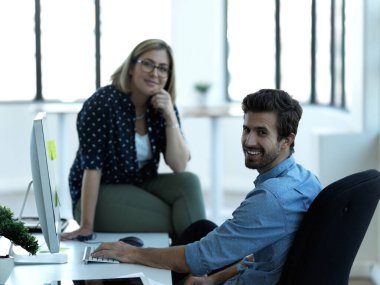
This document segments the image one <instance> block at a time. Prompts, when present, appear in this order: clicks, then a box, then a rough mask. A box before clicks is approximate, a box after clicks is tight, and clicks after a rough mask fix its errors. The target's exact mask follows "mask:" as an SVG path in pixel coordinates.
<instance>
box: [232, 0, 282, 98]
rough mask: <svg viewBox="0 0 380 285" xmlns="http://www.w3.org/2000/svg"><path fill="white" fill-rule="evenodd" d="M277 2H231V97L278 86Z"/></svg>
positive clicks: (238, 96) (250, 0) (234, 0)
mask: <svg viewBox="0 0 380 285" xmlns="http://www.w3.org/2000/svg"><path fill="white" fill-rule="evenodd" d="M274 17H275V1H257V0H255V1H253V0H241V1H236V0H232V1H228V19H227V38H228V45H229V46H228V52H229V55H228V72H229V75H230V82H229V87H228V94H229V96H230V98H231V99H232V100H237V101H241V99H242V98H243V97H244V96H245V95H247V94H248V93H252V92H256V91H257V90H259V89H262V88H274V87H275V22H274Z"/></svg>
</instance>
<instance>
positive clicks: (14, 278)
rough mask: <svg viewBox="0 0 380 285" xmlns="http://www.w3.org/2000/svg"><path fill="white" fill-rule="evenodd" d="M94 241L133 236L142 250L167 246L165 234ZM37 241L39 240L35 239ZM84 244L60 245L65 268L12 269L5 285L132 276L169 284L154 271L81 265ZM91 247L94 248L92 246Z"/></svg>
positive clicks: (139, 267)
mask: <svg viewBox="0 0 380 285" xmlns="http://www.w3.org/2000/svg"><path fill="white" fill-rule="evenodd" d="M96 235H97V236H96V239H95V240H91V241H90V242H91V243H92V242H94V241H98V242H102V241H116V240H118V239H119V238H120V237H125V236H130V235H135V236H138V237H140V238H141V239H142V240H143V241H144V246H151V247H166V246H168V244H169V239H168V235H167V234H166V233H157V234H156V233H153V234H151V233H136V234H133V233H118V234H114V233H112V234H109V233H97V234H96ZM38 238H41V236H38ZM87 245H88V244H87V243H84V242H79V241H64V242H61V248H62V249H64V250H65V251H64V252H65V253H67V255H68V262H67V263H66V264H52V265H15V267H14V269H13V271H12V274H11V276H10V277H9V278H8V280H7V282H6V283H5V284H6V285H22V284H28V285H33V284H36V285H37V284H38V285H43V284H49V282H51V281H56V280H83V279H101V278H116V277H122V276H125V275H129V274H133V273H140V272H142V273H144V275H145V276H146V277H148V278H150V279H152V280H154V281H156V282H159V283H162V284H165V285H168V284H172V279H171V272H170V270H164V269H156V268H151V267H147V266H142V265H135V264H123V263H120V264H104V263H91V264H84V263H83V262H82V256H83V251H84V248H85V247H86V246H87ZM93 246H95V245H93Z"/></svg>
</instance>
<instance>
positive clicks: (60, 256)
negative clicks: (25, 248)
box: [9, 246, 67, 264]
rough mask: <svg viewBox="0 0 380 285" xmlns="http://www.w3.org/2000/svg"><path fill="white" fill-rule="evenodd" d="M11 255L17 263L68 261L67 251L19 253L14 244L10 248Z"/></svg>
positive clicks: (60, 262)
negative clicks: (33, 253) (15, 250)
mask: <svg viewBox="0 0 380 285" xmlns="http://www.w3.org/2000/svg"><path fill="white" fill-rule="evenodd" d="M9 256H12V257H13V260H14V263H15V264H62V263H67V254H65V253H50V252H49V253H37V254H35V255H30V254H18V253H15V252H14V250H13V246H12V248H11V249H10V252H9Z"/></svg>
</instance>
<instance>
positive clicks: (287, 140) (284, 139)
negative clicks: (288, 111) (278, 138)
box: [282, 133, 296, 148]
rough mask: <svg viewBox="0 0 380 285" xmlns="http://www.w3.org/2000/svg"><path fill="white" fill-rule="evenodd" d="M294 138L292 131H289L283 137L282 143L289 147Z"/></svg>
mask: <svg viewBox="0 0 380 285" xmlns="http://www.w3.org/2000/svg"><path fill="white" fill-rule="evenodd" d="M295 138H296V135H295V134H293V133H290V134H289V135H288V136H287V137H285V138H283V139H282V141H283V142H284V144H285V145H286V146H287V147H289V148H290V146H291V145H292V143H293V142H294V140H295Z"/></svg>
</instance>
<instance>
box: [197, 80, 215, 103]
mask: <svg viewBox="0 0 380 285" xmlns="http://www.w3.org/2000/svg"><path fill="white" fill-rule="evenodd" d="M210 87H211V84H210V83H209V82H206V81H200V82H196V83H195V84H194V88H195V90H197V92H198V94H199V103H200V105H201V106H204V105H206V101H207V93H208V91H209V89H210Z"/></svg>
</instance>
